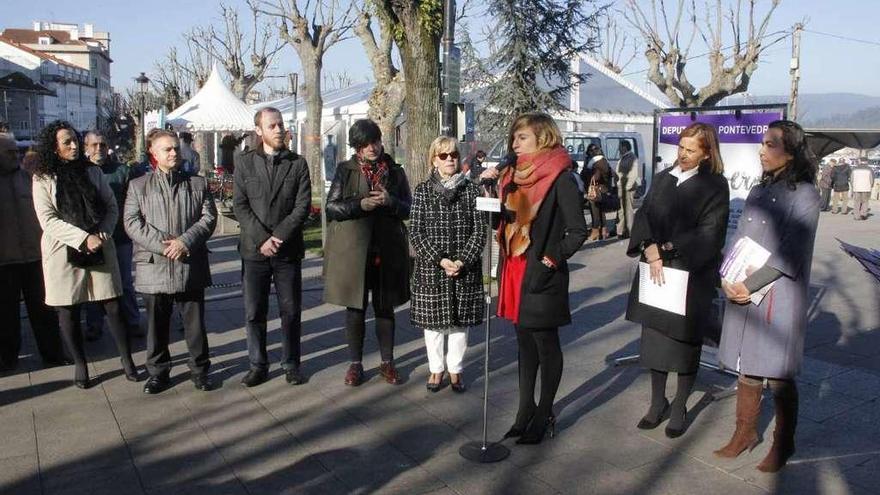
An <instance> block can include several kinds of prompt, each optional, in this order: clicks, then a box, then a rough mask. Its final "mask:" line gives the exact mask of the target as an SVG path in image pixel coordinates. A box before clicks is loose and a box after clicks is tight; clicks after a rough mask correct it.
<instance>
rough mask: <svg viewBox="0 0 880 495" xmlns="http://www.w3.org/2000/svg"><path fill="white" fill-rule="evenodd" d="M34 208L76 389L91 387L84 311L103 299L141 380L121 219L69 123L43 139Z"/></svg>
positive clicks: (52, 127) (50, 299) (50, 295)
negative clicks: (130, 324)
mask: <svg viewBox="0 0 880 495" xmlns="http://www.w3.org/2000/svg"><path fill="white" fill-rule="evenodd" d="M38 144H39V148H38V149H39V151H38V152H39V155H40V161H39V163H38V164H37V167H36V169H35V170H34V185H33V195H34V209H35V210H36V212H37V219H38V220H39V221H40V226H41V227H42V228H43V237H42V239H41V242H40V247H41V250H42V254H43V276H44V279H45V282H46V304H47V305H49V306H54V307H55V308H56V309H57V310H58V322H59V325H60V327H61V338H62V340H63V341H64V344H65V346H66V347H67V349H68V352H69V353H70V354H71V356H72V357H73V361H74V364H75V370H76V371H75V375H74V381H73V382H74V385H76V386H77V387H79V388H89V387H90V386H91V382H90V380H89V371H88V367H87V363H86V356H85V351H84V349H83V335H82V328H80V307H81V305H82V303H85V302H97V301H102V302H103V303H104V309H105V311H106V313H107V322H108V325H109V327H110V332H111V333H112V334H113V338H114V339H115V340H116V347H117V349H118V350H119V355H120V357H121V360H122V368H123V370H124V371H125V377H126V378H127V379H129V380H130V381H137V380H138V374H137V368H136V367H135V365H134V362H133V361H132V359H131V349H130V346H129V341H128V333H127V332H126V330H125V324H124V323H123V321H122V316H121V315H120V309H119V296H120V295H121V294H122V280H121V278H120V275H119V267H118V265H117V264H116V252H115V251H116V249H115V246H114V244H113V235H112V234H113V229H114V227H115V226H116V219H117V217H118V216H119V211H118V207H117V205H116V199H115V198H114V196H113V191H112V190H111V189H110V185H109V184H108V183H107V180H106V179H105V178H104V174H103V173H102V172H101V169H100V168H98V167H93V166H90V165H89V163H88V162H87V161H86V160H85V159H84V158H83V156H82V149H83V147H82V141H81V138H80V136H79V134H78V133H77V132H76V129H74V128H73V126H71V125H70V124H69V123H68V122H65V121H60V120H56V121H54V122H52V123H50V124H49V125H47V126H46V127H45V128H44V129H43V130H42V131H41V132H40V137H39V142H38Z"/></svg>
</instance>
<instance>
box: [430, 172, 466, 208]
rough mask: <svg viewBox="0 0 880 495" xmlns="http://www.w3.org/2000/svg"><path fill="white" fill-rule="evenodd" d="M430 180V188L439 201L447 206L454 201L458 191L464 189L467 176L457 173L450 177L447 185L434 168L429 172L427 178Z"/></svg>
mask: <svg viewBox="0 0 880 495" xmlns="http://www.w3.org/2000/svg"><path fill="white" fill-rule="evenodd" d="M429 180H430V181H431V188H432V189H434V191H435V192H436V193H437V194H438V195H439V196H440V201H441V202H442V203H443V204H444V205H446V206H449V205H451V204H452V203H454V202H455V200H456V199H457V198H458V195H459V193H460V192H461V191H462V190H464V188H465V186H467V182H468V181H467V176H466V175H465V174H463V173H458V174H456V175H454V176H452V177H450V181H451V182H450V183H448V187H447V185H445V184H444V181H443V179H441V178H440V174H438V173H437V171H436V170H435V171H434V172H431V177H430V179H429Z"/></svg>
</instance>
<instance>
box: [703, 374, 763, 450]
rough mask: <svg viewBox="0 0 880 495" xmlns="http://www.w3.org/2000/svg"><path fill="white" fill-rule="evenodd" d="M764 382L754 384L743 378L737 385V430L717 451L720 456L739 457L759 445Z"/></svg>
mask: <svg viewBox="0 0 880 495" xmlns="http://www.w3.org/2000/svg"><path fill="white" fill-rule="evenodd" d="M763 391H764V384H763V383H761V384H758V385H753V384H749V383H746V382H744V381H742V380H739V381H738V382H737V387H736V430H735V431H734V432H733V437H731V439H730V441H729V442H727V445H725V446H724V447H721V448H720V449H718V450H716V451H715V455H717V456H718V457H737V456H738V455H740V454H742V453H743V452H745V451H746V449H748V450H752V449H753V448H755V446H756V445H758V416H760V414H761V394H762V392H763Z"/></svg>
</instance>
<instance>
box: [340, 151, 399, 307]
mask: <svg viewBox="0 0 880 495" xmlns="http://www.w3.org/2000/svg"><path fill="white" fill-rule="evenodd" d="M383 159H384V160H385V162H386V163H387V164H388V182H387V184H386V186H385V188H386V190H387V191H388V194H389V196H390V198H391V201H390V203H389V204H387V205H385V206H380V207H379V208H376V209H375V210H372V211H364V210H363V209H362V208H361V199H362V198H364V197H366V196H367V195H368V194H369V191H370V187H369V186H368V185H367V180H366V179H365V178H364V174H363V173H361V169H360V167H359V166H358V163H357V160H356V159H355V158H352V159H351V160H348V161H345V162H342V163H340V164H339V165H338V166H337V167H336V174H335V175H334V176H333V182H332V184H331V185H330V192H329V193H328V194H327V206H326V208H327V246H326V247H325V248H324V267H323V274H324V301H325V302H327V303H329V304H336V305H339V306H346V307H349V308H358V309H364V291H365V288H366V274H367V254H368V251H369V247H370V244H371V243H373V242H375V245H376V247H377V248H378V251H379V256H380V258H381V263H380V265H379V266H378V267H377V269H378V282H377V283H378V285H379V287H378V288H376V289H374V290H373V294H372V295H373V298H374V301H376V302H377V303H378V306H379V307H393V306H399V305H401V304H404V303H405V302H407V301H409V298H410V293H409V274H410V257H409V242H408V236H407V233H406V226H405V225H404V224H403V221H404V220H406V219H408V218H409V214H410V207H411V204H412V193H411V192H410V189H409V182H407V180H406V174H405V173H404V171H403V167H401V166H400V165H397V164H396V163H394V160H393V159H392V158H391V157H390V156H388V155H384V156H383Z"/></svg>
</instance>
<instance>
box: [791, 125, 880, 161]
mask: <svg viewBox="0 0 880 495" xmlns="http://www.w3.org/2000/svg"><path fill="white" fill-rule="evenodd" d="M804 132H805V133H806V135H807V144H809V146H810V149H811V150H813V153H815V154H816V156H817V157H818V158H819V159H822V158H824V157H826V156H828V155H830V154H831V153H834V152H835V151H837V150H841V149H843V148H856V149H860V150H867V149H871V148H876V147H877V146H880V130H877V129H805V130H804Z"/></svg>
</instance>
